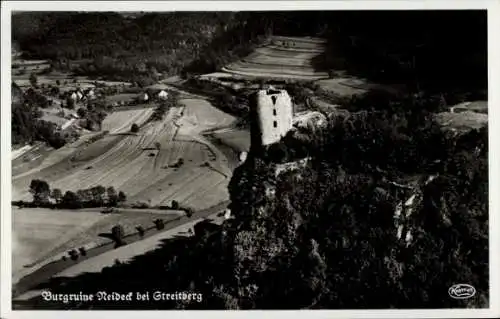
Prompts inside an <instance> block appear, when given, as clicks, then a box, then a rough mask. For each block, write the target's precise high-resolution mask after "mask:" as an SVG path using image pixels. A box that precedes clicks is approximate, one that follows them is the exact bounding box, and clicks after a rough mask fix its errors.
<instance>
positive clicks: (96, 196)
mask: <svg viewBox="0 0 500 319" xmlns="http://www.w3.org/2000/svg"><path fill="white" fill-rule="evenodd" d="M90 191H91V193H92V201H93V202H94V204H95V205H99V206H102V205H103V203H104V194H105V193H106V189H105V188H104V187H103V186H101V185H98V186H95V187H92V188H91V189H90Z"/></svg>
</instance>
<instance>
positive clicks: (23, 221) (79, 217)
mask: <svg viewBox="0 0 500 319" xmlns="http://www.w3.org/2000/svg"><path fill="white" fill-rule="evenodd" d="M105 217H106V215H103V214H100V213H96V212H77V211H67V210H50V209H28V208H26V209H16V208H13V209H12V222H13V230H12V232H13V241H12V254H13V255H12V270H13V274H14V275H16V273H17V272H19V271H20V270H22V268H23V266H24V265H26V264H30V263H33V262H35V261H37V260H38V259H40V258H43V257H44V256H45V255H47V254H48V253H49V251H50V250H52V249H53V248H54V247H57V246H59V245H62V244H64V243H65V242H67V241H68V239H69V237H71V236H74V235H75V234H76V233H79V232H81V231H83V230H85V229H87V228H89V227H90V226H91V225H92V224H94V223H96V222H98V221H99V220H100V219H103V218H105Z"/></svg>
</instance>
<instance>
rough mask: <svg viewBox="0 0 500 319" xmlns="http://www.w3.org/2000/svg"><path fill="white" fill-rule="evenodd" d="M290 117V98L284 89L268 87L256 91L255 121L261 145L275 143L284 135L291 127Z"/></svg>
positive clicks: (291, 111) (291, 114) (291, 115)
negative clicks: (268, 88) (267, 88)
mask: <svg viewBox="0 0 500 319" xmlns="http://www.w3.org/2000/svg"><path fill="white" fill-rule="evenodd" d="M270 92H272V93H274V94H269V93H270ZM273 100H274V101H273ZM292 119H293V110H292V100H291V98H290V96H289V95H288V93H287V92H286V91H285V90H274V89H270V90H261V91H259V92H258V93H257V121H258V128H259V131H260V132H259V134H260V139H261V144H262V145H270V144H273V143H276V142H278V141H279V140H280V139H281V138H282V137H283V136H285V135H286V134H287V133H288V131H289V130H290V129H291V128H292Z"/></svg>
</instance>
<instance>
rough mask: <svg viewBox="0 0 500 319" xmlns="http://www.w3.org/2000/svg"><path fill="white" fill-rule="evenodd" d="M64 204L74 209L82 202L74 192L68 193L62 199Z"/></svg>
mask: <svg viewBox="0 0 500 319" xmlns="http://www.w3.org/2000/svg"><path fill="white" fill-rule="evenodd" d="M62 204H63V205H64V206H66V207H72V208H74V207H78V206H79V205H80V200H79V198H78V196H77V195H76V194H75V193H74V192H72V191H66V193H64V196H63V197H62Z"/></svg>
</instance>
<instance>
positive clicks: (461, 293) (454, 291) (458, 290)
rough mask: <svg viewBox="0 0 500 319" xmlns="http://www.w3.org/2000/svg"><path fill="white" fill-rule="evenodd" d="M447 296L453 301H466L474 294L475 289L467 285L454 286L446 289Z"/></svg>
mask: <svg viewBox="0 0 500 319" xmlns="http://www.w3.org/2000/svg"><path fill="white" fill-rule="evenodd" d="M448 294H449V295H450V297H451V298H454V299H468V298H471V297H473V296H474V295H475V294H476V288H474V287H472V286H471V285H468V284H456V285H453V286H451V287H450V288H449V289H448Z"/></svg>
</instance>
